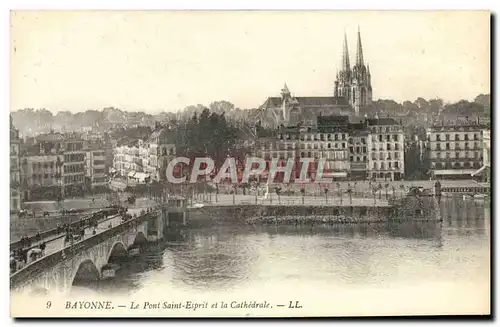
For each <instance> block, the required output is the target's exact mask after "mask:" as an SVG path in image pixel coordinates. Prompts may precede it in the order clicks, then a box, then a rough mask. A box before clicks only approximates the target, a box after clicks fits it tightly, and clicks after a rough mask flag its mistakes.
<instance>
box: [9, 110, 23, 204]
mask: <svg viewBox="0 0 500 327" xmlns="http://www.w3.org/2000/svg"><path fill="white" fill-rule="evenodd" d="M20 144H21V139H20V138H19V131H18V130H17V129H16V128H15V127H14V124H13V123H12V117H10V210H11V211H18V210H20V209H21V190H20V186H21V184H20V181H21V177H20V165H19V150H20Z"/></svg>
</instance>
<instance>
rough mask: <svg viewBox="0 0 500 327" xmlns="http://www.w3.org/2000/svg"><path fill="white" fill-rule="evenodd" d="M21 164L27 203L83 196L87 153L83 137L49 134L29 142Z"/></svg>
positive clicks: (24, 196)
mask: <svg viewBox="0 0 500 327" xmlns="http://www.w3.org/2000/svg"><path fill="white" fill-rule="evenodd" d="M20 161H21V187H22V189H23V199H24V200H25V201H27V200H41V199H54V198H58V197H64V196H72V195H82V194H83V192H84V189H85V187H84V183H85V152H84V150H83V140H82V139H81V138H80V137H79V135H77V134H66V135H64V134H61V133H48V134H42V135H39V136H38V137H36V138H31V139H28V140H27V141H26V142H24V143H23V144H22V146H21V157H20Z"/></svg>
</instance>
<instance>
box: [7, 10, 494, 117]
mask: <svg viewBox="0 0 500 327" xmlns="http://www.w3.org/2000/svg"><path fill="white" fill-rule="evenodd" d="M358 25H359V28H360V30H361V35H362V41H363V52H364V58H365V61H367V62H368V63H369V64H370V70H371V73H372V84H373V98H374V99H379V98H382V99H394V100H396V101H398V102H401V101H404V100H415V99H416V98H417V97H419V96H422V97H424V98H434V97H440V98H443V99H444V100H445V101H457V100H459V99H467V100H472V99H473V98H474V97H475V96H476V95H478V94H480V93H489V89H490V18H489V13H488V12H459V11H455V12H452V11H447V12H446V11H441V12H422V11H420V12H392V11H385V12H384V11H364V12H359V11H351V12H348V11H345V12H339V11H337V12H335V11H316V12H298V11H295V12H294V11H281V12H263V11H253V12H244V11H238V12H234V11H233V12H229V11H227V12H207V11H205V12H203V11H190V12H187V11H185V12H180V11H178V12H172V11H135V12H134V11H128V12H127V11H122V12H120V11H114V12H113V11H67V12H51V11H44V12H41V11H31V12H22V11H14V12H12V13H11V110H16V109H20V108H47V109H49V110H52V111H59V110H69V111H73V112H75V111H80V110H86V109H101V108H103V107H108V106H115V107H119V108H122V109H125V110H144V111H148V112H158V111H161V110H166V111H176V110H178V109H181V108H183V107H185V106H187V105H191V104H198V103H201V104H206V105H208V104H209V103H210V102H212V101H215V100H228V101H231V102H233V103H234V104H235V105H236V106H237V107H240V108H254V107H258V106H259V105H260V104H262V103H263V101H264V100H265V99H266V98H267V97H268V96H278V95H279V91H280V89H281V87H282V86H283V83H284V82H285V81H286V82H287V84H288V86H289V88H290V91H291V92H292V93H294V94H295V95H296V96H307V95H311V96H314V95H317V96H320V95H324V96H328V95H331V94H332V92H333V91H332V90H333V81H334V76H335V73H336V70H337V69H338V68H339V65H340V56H341V52H342V42H343V35H344V31H345V32H346V34H347V37H348V44H349V52H350V57H351V63H353V62H354V60H355V55H356V54H355V50H356V35H357V29H358Z"/></svg>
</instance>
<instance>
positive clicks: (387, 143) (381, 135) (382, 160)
mask: <svg viewBox="0 0 500 327" xmlns="http://www.w3.org/2000/svg"><path fill="white" fill-rule="evenodd" d="M366 121H367V128H368V130H369V133H370V146H369V149H370V150H371V151H370V155H369V157H368V158H369V163H368V165H369V166H370V169H369V170H370V179H372V180H388V181H400V180H402V179H403V178H404V172H405V164H404V144H405V134H404V131H403V126H402V125H401V124H400V123H398V122H397V121H395V120H394V119H392V118H369V119H367V120H366Z"/></svg>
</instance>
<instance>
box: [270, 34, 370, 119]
mask: <svg viewBox="0 0 500 327" xmlns="http://www.w3.org/2000/svg"><path fill="white" fill-rule="evenodd" d="M371 103H372V85H371V75H370V67H369V66H368V65H365V62H364V60H363V46H362V45H361V33H360V31H359V29H358V39H357V49H356V61H355V64H354V66H352V67H351V65H350V60H349V49H348V46H347V36H346V35H345V34H344V45H343V49H342V60H341V65H340V71H338V72H337V76H336V79H335V83H334V89H333V95H332V96H326V97H296V96H294V95H293V94H292V93H291V92H290V90H289V89H288V86H287V85H286V83H285V85H284V87H283V89H282V90H281V96H280V97H269V98H268V99H267V100H266V102H265V103H264V104H263V105H262V107H261V112H262V117H261V123H262V124H263V125H268V126H277V125H281V124H283V125H295V124H298V123H300V122H302V123H306V124H307V123H312V122H314V121H315V120H316V117H318V116H321V115H347V116H352V115H354V116H359V114H360V110H362V109H363V108H365V107H367V106H369V105H370V104H371Z"/></svg>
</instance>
